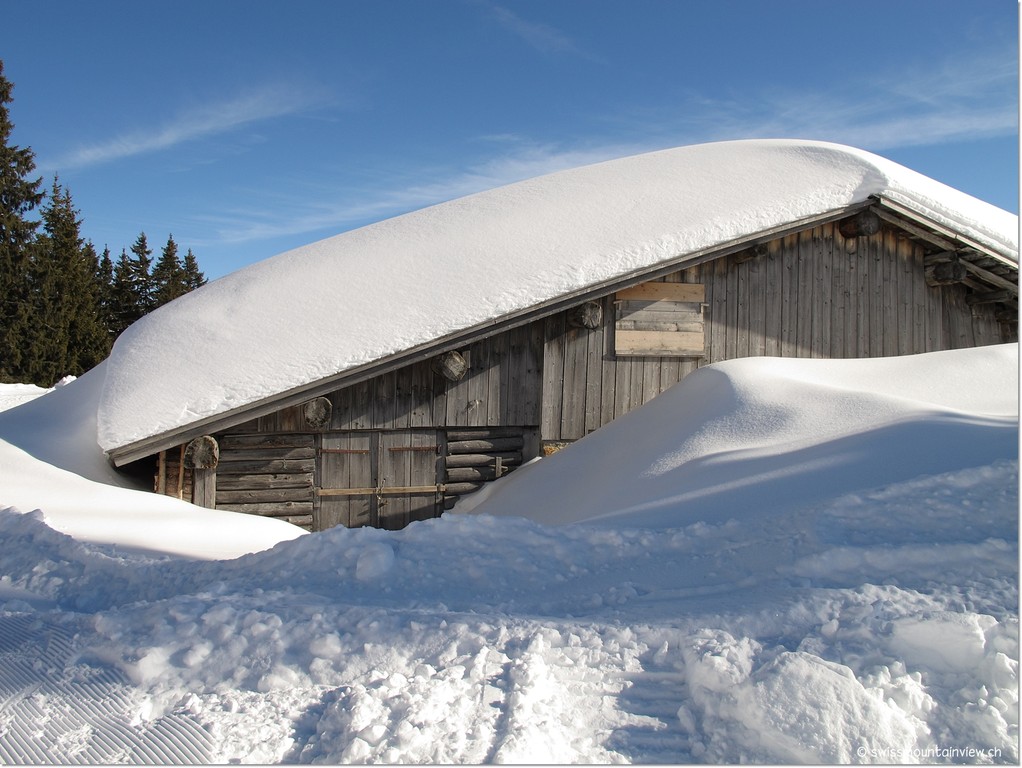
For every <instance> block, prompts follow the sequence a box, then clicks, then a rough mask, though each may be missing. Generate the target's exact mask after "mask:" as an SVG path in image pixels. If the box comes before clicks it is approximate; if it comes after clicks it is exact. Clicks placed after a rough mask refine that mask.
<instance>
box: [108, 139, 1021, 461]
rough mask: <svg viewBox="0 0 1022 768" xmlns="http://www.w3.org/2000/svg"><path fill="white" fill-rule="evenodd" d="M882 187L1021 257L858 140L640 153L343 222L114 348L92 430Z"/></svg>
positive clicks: (143, 419) (969, 207)
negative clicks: (854, 145)
mask: <svg viewBox="0 0 1022 768" xmlns="http://www.w3.org/2000/svg"><path fill="white" fill-rule="evenodd" d="M876 194H881V195H884V196H886V197H888V198H890V199H894V200H897V201H898V202H900V203H902V204H903V205H905V206H907V207H910V208H912V209H913V210H915V211H917V212H919V213H923V214H925V215H927V216H929V217H931V218H933V219H936V220H938V221H941V222H946V223H948V224H949V225H951V226H953V227H954V228H955V229H956V230H958V231H960V232H962V233H963V234H965V235H968V236H969V237H971V238H973V239H974V240H977V241H979V242H982V243H983V244H985V245H987V246H989V247H990V248H992V249H994V250H996V251H998V252H1001V253H1004V254H1017V250H1018V245H1017V228H1018V223H1017V217H1016V216H1014V215H1012V214H1009V213H1006V212H1005V211H1002V210H1000V209H997V208H995V207H993V206H990V205H988V204H986V203H983V202H981V201H979V200H976V199H975V198H972V197H969V196H968V195H965V194H963V193H961V192H958V191H956V190H953V189H951V188H949V187H947V186H945V185H943V184H940V183H938V182H935V181H933V180H931V179H928V178H926V177H924V176H921V175H920V174H918V173H915V172H913V171H910V170H908V169H905V168H903V167H901V166H899V165H897V164H894V163H892V162H890V161H887V160H884V159H883V158H880V157H877V156H875V155H872V154H869V153H867V152H863V151H860V150H855V149H850V148H848V147H843V146H839V145H834V144H825V143H817V142H799V141H789V140H771V141H741V142H723V143H716V144H705V145H698V146H691V147H683V148H680V149H673V150H667V151H662V152H653V153H649V154H644V155H638V156H635V157H629V158H625V159H621V160H614V161H610V162H605V163H599V164H596V165H591V166H586V167H583V168H577V169H573V170H569V171H562V172H559V173H555V174H551V175H549V176H543V177H540V178H536V179H532V180H529V181H524V182H520V183H517V184H512V185H509V186H506V187H501V188H499V189H494V190H490V191H487V192H482V193H479V194H475V195H471V196H469V197H465V198H461V199H458V200H454V201H451V202H447V203H443V204H441V205H437V206H433V207H430V208H426V209H423V210H420V211H416V212H414V213H410V214H406V215H404V216H399V217H397V218H394V219H389V220H386V221H382V222H379V223H377V224H373V225H370V226H367V227H364V228H362V229H358V230H354V231H351V232H346V233H344V234H340V235H337V236H335V237H332V238H329V239H326V240H322V241H320V242H317V243H313V244H311V245H308V246H304V247H302V248H298V249H295V250H293V251H288V252H286V253H283V254H280V255H278V256H275V257H273V258H271V259H267V260H265V261H262V262H259V263H257V264H254V265H252V266H250V267H246V268H244V269H241V270H239V271H237V272H235V273H233V274H231V275H228V276H227V277H224V278H221V279H220V280H216V281H214V282H212V283H210V284H208V285H206V286H204V287H203V288H201V289H199V290H197V291H194V292H193V293H191V294H189V295H187V296H184V297H182V298H181V299H179V300H177V301H175V302H172V303H171V304H169V305H167V306H165V307H163V308H161V309H159V310H157V311H156V312H154V313H152V314H151V315H149V316H147V317H145V318H143V319H142V320H140V321H139V322H137V323H135V324H134V325H133V326H132V327H131V328H129V329H128V330H127V331H126V332H125V333H124V334H123V335H122V336H121V337H120V339H118V341H117V344H116V345H115V346H114V349H113V352H112V354H111V356H110V360H109V365H108V366H107V375H106V382H105V386H104V391H103V393H102V398H101V401H100V406H99V416H98V430H99V442H100V445H101V446H102V447H103V448H104V449H105V450H111V449H114V448H117V447H121V446H125V445H128V444H131V443H133V442H135V441H138V440H141V439H144V438H147V437H150V436H153V435H158V434H161V433H163V432H166V431H169V430H172V429H174V428H177V427H181V426H184V425H187V424H190V423H193V422H195V421H197V420H200V419H202V418H205V417H210V416H215V415H218V414H222V413H226V412H229V411H232V410H234V409H235V408H238V407H241V406H244V405H246V404H249V403H253V402H256V401H258V400H260V399H263V398H266V397H271V396H274V395H276V394H279V393H281V392H285V391H288V390H291V389H293V388H295V387H300V386H302V385H305V384H308V383H311V382H315V381H318V380H320V379H322V378H325V377H328V376H331V375H334V374H337V373H339V372H343V371H346V370H349V369H351V368H354V367H357V366H359V365H362V364H365V363H370V362H373V361H376V360H380V359H384V358H386V357H388V356H390V355H393V354H396V353H400V352H402V351H404V350H408V349H411V348H414V347H416V346H417V345H420V344H424V343H428V342H431V341H433V340H436V339H438V338H442V337H445V336H447V335H450V334H454V333H457V332H459V331H463V330H466V329H469V328H473V327H475V326H478V325H480V324H482V323H485V322H487V321H490V320H493V319H496V318H500V317H502V316H506V315H509V314H513V313H515V312H518V311H522V310H525V309H528V308H530V307H533V306H536V305H538V304H541V303H543V302H544V301H547V300H550V299H553V298H556V297H559V296H563V295H565V294H568V293H570V292H572V291H576V290H579V289H584V288H586V287H588V286H591V285H593V284H597V283H600V282H603V281H607V280H612V279H614V278H617V277H620V276H624V275H627V274H629V273H631V272H633V271H636V270H642V269H645V268H648V267H651V266H654V265H656V264H658V263H660V262H663V261H665V260H669V259H673V258H676V257H677V256H678V255H680V254H684V253H688V252H692V251H696V250H699V249H703V248H707V247H712V246H714V245H717V244H722V243H726V242H729V241H733V240H736V239H740V238H742V237H747V236H752V235H755V234H756V233H759V232H762V231H764V230H767V229H769V228H771V227H775V226H780V225H784V224H786V223H789V222H792V221H796V220H798V219H801V218H804V217H807V216H814V215H819V214H823V213H826V212H828V211H832V210H835V209H840V208H842V207H844V206H847V205H850V204H854V203H857V202H861V201H864V200H866V199H867V198H868V197H869V196H871V195H876ZM1014 258H1017V256H1014Z"/></svg>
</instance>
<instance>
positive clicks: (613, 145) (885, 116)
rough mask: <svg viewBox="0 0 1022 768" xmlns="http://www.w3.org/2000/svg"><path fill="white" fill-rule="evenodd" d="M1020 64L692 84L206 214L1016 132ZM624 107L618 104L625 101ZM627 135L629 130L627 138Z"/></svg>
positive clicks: (332, 210) (359, 219) (245, 214)
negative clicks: (786, 86) (779, 145)
mask: <svg viewBox="0 0 1022 768" xmlns="http://www.w3.org/2000/svg"><path fill="white" fill-rule="evenodd" d="M1017 83H1018V81H1017V73H1015V71H1014V70H1013V68H1012V67H1011V66H1010V62H1009V66H1005V65H1004V64H1003V63H1001V62H1000V60H994V59H991V60H983V61H976V62H972V63H971V64H970V63H968V62H964V63H963V62H957V63H956V66H955V67H939V66H938V67H934V68H933V69H931V70H928V71H923V72H919V73H915V74H907V73H906V74H903V75H902V76H900V77H897V78H889V79H886V80H885V79H883V78H879V77H878V78H873V79H872V80H868V81H867V80H863V81H861V82H859V83H857V84H855V85H854V87H853V85H852V84H848V86H847V87H845V88H843V89H842V90H840V91H827V92H822V91H821V92H805V91H801V92H793V91H783V90H779V89H778V90H774V91H771V92H766V93H760V94H756V95H755V96H749V95H744V96H743V97H741V98H737V97H735V98H731V99H725V98H718V97H710V96H706V95H702V94H697V93H691V94H689V95H688V96H687V97H686V98H684V99H683V100H682V101H681V102H679V103H675V104H673V105H670V106H668V107H664V106H662V105H654V106H650V107H647V108H645V109H635V110H630V112H631V119H630V121H629V122H625V121H623V120H621V119H620V118H619V117H617V116H616V117H615V118H614V119H613V123H612V124H611V123H608V125H609V126H610V128H611V129H612V133H613V135H614V136H615V137H618V138H608V137H607V136H604V137H600V136H591V137H589V138H588V139H587V140H584V141H575V142H571V143H567V142H553V141H548V142H542V141H530V140H529V139H528V138H527V137H522V136H519V135H513V134H493V135H488V136H481V137H479V143H480V144H485V145H487V147H488V150H487V151H488V156H486V157H484V158H483V159H481V160H478V161H477V162H474V163H471V164H468V165H461V166H460V167H459V166H457V165H455V164H453V163H452V164H451V165H450V166H448V167H442V168H437V167H430V168H425V167H422V168H419V169H407V168H406V169H404V170H403V171H402V172H400V173H397V172H395V173H392V174H390V176H389V177H386V178H377V179H376V181H375V183H374V184H373V185H372V186H371V187H369V188H365V187H362V188H358V189H350V190H348V191H347V192H344V193H341V194H338V193H337V190H336V187H333V188H323V189H316V190H315V191H314V192H310V191H309V187H308V185H307V182H304V184H305V186H302V187H301V189H302V190H303V191H304V194H302V193H300V192H298V191H297V190H298V187H297V186H296V187H295V190H296V191H295V193H294V195H295V196H294V199H292V200H290V201H288V200H284V201H282V200H279V199H275V200H274V201H273V202H272V205H267V206H266V207H265V209H264V210H258V209H257V210H250V211H241V210H238V211H234V212H233V213H231V214H230V215H227V216H218V217H217V218H216V219H213V218H210V219H208V220H207V221H206V222H205V223H206V224H207V226H208V227H209V228H210V231H211V232H213V233H215V234H213V235H212V236H213V237H214V238H216V239H217V240H218V241H219V242H225V243H226V242H230V243H241V242H250V241H256V240H260V239H270V238H274V237H283V236H294V235H299V234H303V233H323V234H329V233H333V232H339V231H342V230H344V229H347V228H350V227H352V226H361V225H362V224H365V223H367V222H370V221H375V220H379V219H382V218H386V217H389V216H394V215H397V214H400V213H403V212H405V211H409V210H414V209H417V208H422V207H425V206H427V205H432V204H435V203H439V202H442V201H444V200H450V199H453V198H456V197H461V196H464V195H468V194H472V193H474V192H478V191H482V190H485V189H491V188H493V187H497V186H501V185H503V184H508V183H511V182H514V181H518V180H521V179H526V178H531V177H534V176H539V175H541V174H544V173H551V172H554V171H558V170H562V169H564V168H570V167H575V166H579V165H585V164H588V163H594V162H600V161H602V160H608V159H611V158H614V157H622V156H625V155H629V154H635V153H639V152H645V151H651V150H656V149H662V148H665V147H671V146H680V145H684V144H692V143H698V142H703V141H717V140H725V139H738V138H803V139H818V140H823V141H834V142H839V143H844V144H849V145H852V146H856V147H861V148H863V149H867V150H871V151H875V152H881V153H882V152H883V151H884V150H892V149H897V148H901V147H910V146H922V145H940V144H945V143H948V142H953V141H961V140H971V139H977V138H990V137H999V136H1011V135H1017V134H1018V100H1017V87H1018V86H1017ZM618 114H620V112H619V113H618ZM620 137H624V138H620Z"/></svg>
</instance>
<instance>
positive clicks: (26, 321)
mask: <svg viewBox="0 0 1022 768" xmlns="http://www.w3.org/2000/svg"><path fill="white" fill-rule="evenodd" d="M13 90H14V87H13V85H12V83H11V82H10V81H9V80H7V78H6V77H4V69H3V61H2V60H0V381H18V380H19V373H20V370H21V367H22V362H23V357H24V355H23V340H24V335H25V333H26V330H27V328H28V327H29V326H30V324H31V320H32V318H31V307H30V297H29V291H30V286H29V246H30V244H31V243H32V240H33V238H34V236H35V232H36V228H37V227H38V226H39V224H38V222H34V221H30V220H29V219H27V218H26V217H27V216H28V215H29V213H30V212H31V211H32V210H33V209H34V208H35V207H36V206H37V205H39V203H40V201H41V200H42V198H43V194H42V192H41V191H40V190H39V186H40V184H41V183H42V179H41V178H39V179H35V180H34V181H33V180H30V179H29V178H28V176H29V174H31V173H32V172H33V171H34V170H35V155H34V153H33V152H32V150H31V149H30V148H27V147H26V148H22V147H18V146H12V145H11V143H10V140H11V132H12V131H13V129H14V124H13V123H12V122H11V120H10V113H9V111H8V109H7V105H8V104H10V103H11V101H12V92H13Z"/></svg>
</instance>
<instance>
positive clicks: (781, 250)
mask: <svg viewBox="0 0 1022 768" xmlns="http://www.w3.org/2000/svg"><path fill="white" fill-rule="evenodd" d="M837 226H838V225H837V224H827V225H822V226H820V227H816V228H814V229H811V230H806V231H804V232H802V233H799V234H796V235H791V236H788V237H785V238H780V239H778V240H774V241H772V242H770V243H767V244H765V246H759V247H757V248H756V249H754V250H750V251H743V252H740V253H736V254H732V255H730V256H726V257H722V258H719V259H716V260H714V261H711V262H707V263H706V264H703V265H700V266H696V267H692V268H689V269H685V270H681V271H679V272H677V273H675V274H672V275H669V276H667V277H666V278H663V281H664V282H682V283H701V284H702V285H703V286H704V287H705V302H706V308H705V315H704V321H705V325H704V333H705V336H706V339H705V340H706V345H705V356H703V357H697V356H693V357H691V358H680V359H679V358H672V357H652V356H651V357H626V356H616V355H615V354H614V348H613V341H614V339H613V329H612V325H613V323H614V317H615V312H614V304H613V302H614V297H612V296H611V297H607V298H606V299H605V300H604V307H603V309H604V313H603V317H604V322H603V325H602V326H601V327H600V328H597V329H595V330H587V329H583V328H575V327H572V326H571V325H570V323H568V322H567V320H566V317H567V313H560V314H558V315H554V316H551V317H549V318H547V319H546V320H545V321H543V326H544V363H543V365H544V370H543V391H544V400H543V408H542V422H541V428H542V436H543V439H544V440H545V441H566V440H567V441H570V440H577V439H578V438H581V437H584V436H585V435H586V434H588V433H590V432H592V431H593V430H595V429H598V428H599V427H601V426H603V425H604V424H608V423H609V422H611V421H613V420H614V419H616V418H618V417H620V416H621V415H623V414H624V413H626V412H628V411H629V410H631V409H633V408H636V407H638V406H639V405H642V404H643V403H645V402H647V401H648V400H650V399H651V398H653V397H655V396H656V395H657V394H659V393H660V392H662V391H664V390H665V389H667V388H669V387H670V386H672V385H674V384H675V383H677V382H678V381H680V380H681V379H682V378H683V377H684V376H686V375H688V374H689V373H691V372H692V371H694V370H696V368H698V367H700V366H703V365H707V364H709V363H713V362H718V361H721V360H729V359H733V358H737V357H749V356H756V355H771V356H780V357H819V358H827V357H833V358H862V357H879V356H890V355H903V354H915V353H921V352H932V351H938V350H943V349H957V348H964V347H972V346H980V345H984V344H997V343H1001V342H1003V341H1009V340H1012V339H1009V338H1005V337H1004V336H1003V333H1002V326H1001V324H1000V323H999V322H998V320H997V317H996V310H995V309H994V308H993V306H991V305H982V304H981V305H973V306H969V305H968V304H967V302H966V294H967V291H966V288H965V287H964V286H962V285H949V286H942V287H930V286H928V285H927V283H926V279H925V270H924V265H923V260H924V250H923V247H922V246H921V245H919V244H918V243H917V242H915V241H913V240H911V239H908V238H906V237H905V236H904V235H902V234H901V233H900V232H899V231H897V230H895V229H893V228H891V227H889V226H885V227H884V228H883V229H881V231H880V232H878V233H877V234H875V235H871V236H869V237H862V238H845V237H843V236H842V235H841V234H840V232H839V231H838V229H837ZM624 298H625V299H627V298H628V297H627V295H625V296H624Z"/></svg>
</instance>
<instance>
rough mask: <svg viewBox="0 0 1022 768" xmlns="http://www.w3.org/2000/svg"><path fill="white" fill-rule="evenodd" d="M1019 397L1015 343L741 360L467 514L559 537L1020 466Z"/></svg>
mask: <svg viewBox="0 0 1022 768" xmlns="http://www.w3.org/2000/svg"><path fill="white" fill-rule="evenodd" d="M1018 391H1019V383H1018V345H1017V344H1006V345H998V346H992V347H981V348H977V349H968V350H956V351H950V352H935V353H930V354H925V355H914V356H905V357H893V358H877V359H871V360H804V359H780V358H744V359H741V360H730V361H726V362H723V363H717V364H714V365H710V366H707V367H705V368H701V369H699V370H697V371H695V372H694V373H693V374H691V375H690V376H688V377H686V378H685V379H684V380H682V381H681V382H680V383H679V384H677V385H676V386H674V387H672V388H671V389H669V390H668V391H666V392H664V393H663V394H662V395H660V396H659V397H657V398H655V399H654V400H652V401H651V402H649V403H647V404H646V405H644V406H643V407H642V408H639V409H637V410H635V411H632V412H631V413H628V414H626V415H625V416H623V417H622V418H620V419H618V420H616V421H614V422H613V423H612V424H609V425H607V426H606V427H604V428H602V429H600V430H598V431H597V432H594V433H593V434H591V435H589V436H587V437H586V438H584V439H582V440H580V441H578V442H577V443H575V444H573V445H572V446H570V447H568V448H567V449H565V450H563V451H561V452H559V453H557V454H554V455H553V456H551V457H549V458H547V459H543V460H542V461H539V462H534V463H533V464H530V465H528V466H526V467H523V468H521V469H520V470H519V471H518V472H515V473H514V474H512V475H509V476H508V477H507V478H505V479H503V480H501V481H500V482H498V483H495V484H493V485H492V486H491V487H490V488H489V489H488V490H487V491H486V492H483V493H482V495H480V494H476V495H475V497H469V499H466V501H468V502H469V503H468V504H465V503H462V504H461V505H459V507H458V508H457V509H458V511H475V512H479V513H484V514H490V515H525V516H527V517H531V518H532V519H535V520H538V521H541V522H545V523H548V524H564V523H574V522H583V521H590V522H592V521H597V520H607V519H614V520H615V521H617V522H625V521H626V522H627V524H628V525H645V526H652V527H676V526H679V525H688V524H691V523H694V522H696V521H699V520H712V519H719V518H725V519H726V518H728V517H734V518H738V519H746V518H748V517H750V516H758V515H763V514H765V513H767V512H769V511H771V510H774V509H781V508H787V507H791V506H806V505H809V504H812V503H814V502H817V501H820V500H823V499H827V498H832V497H833V496H834V495H835V494H837V493H853V492H856V491H859V490H861V489H863V488H869V487H872V486H875V485H877V484H881V483H893V482H902V481H907V480H911V479H913V478H915V477H917V476H919V475H925V474H931V473H934V472H949V471H953V470H956V469H960V468H964V467H971V466H977V465H982V464H986V463H989V462H992V461H995V460H999V459H1017V457H1018ZM566 479H570V482H566Z"/></svg>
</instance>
